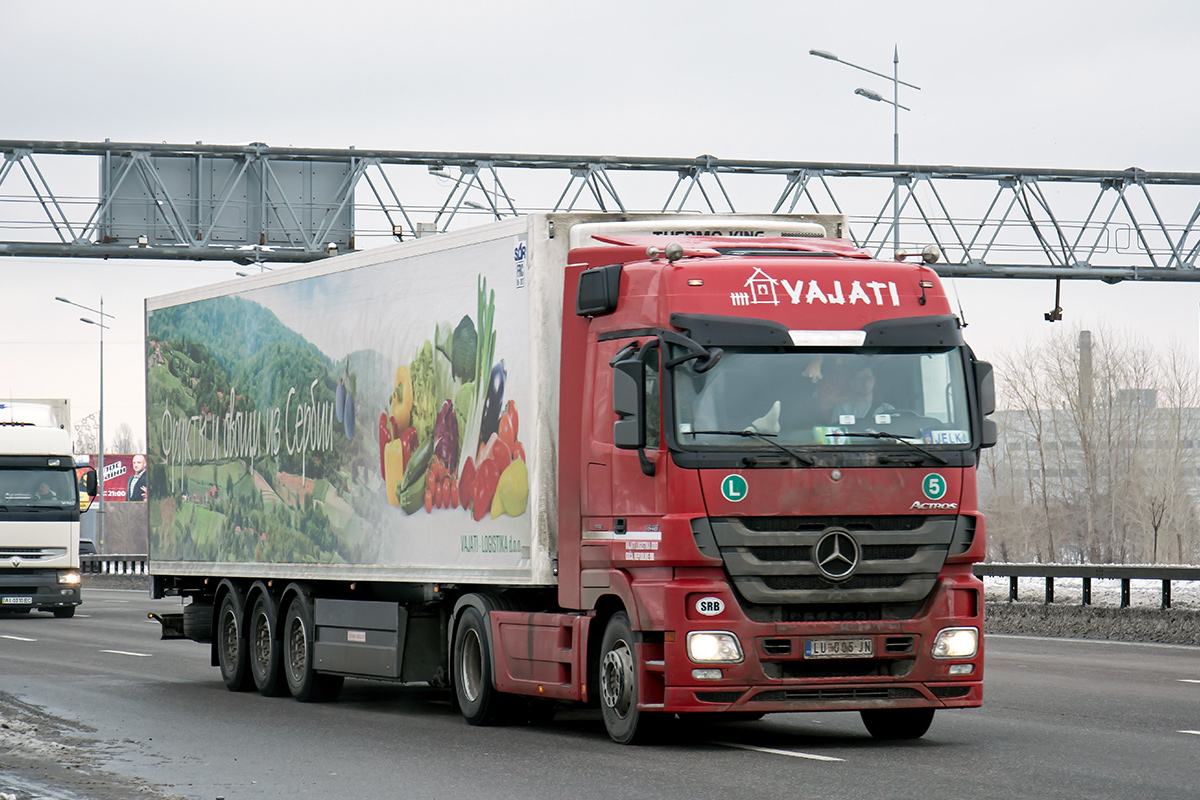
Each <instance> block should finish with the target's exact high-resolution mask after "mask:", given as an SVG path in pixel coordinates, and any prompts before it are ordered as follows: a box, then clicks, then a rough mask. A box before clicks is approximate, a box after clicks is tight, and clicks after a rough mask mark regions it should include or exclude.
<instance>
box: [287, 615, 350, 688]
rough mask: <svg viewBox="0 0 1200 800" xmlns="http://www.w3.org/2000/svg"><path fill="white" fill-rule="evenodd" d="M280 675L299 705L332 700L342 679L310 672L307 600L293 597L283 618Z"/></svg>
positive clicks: (311, 640)
mask: <svg viewBox="0 0 1200 800" xmlns="http://www.w3.org/2000/svg"><path fill="white" fill-rule="evenodd" d="M282 640H283V654H282V655H283V673H284V676H285V677H286V678H287V687H288V691H290V692H291V693H292V697H294V698H296V699H297V700H299V701H300V702H301V703H320V702H324V701H326V700H335V699H337V696H338V694H339V693H341V691H342V684H343V683H344V682H345V678H344V677H343V676H341V675H325V674H321V673H318V672H316V671H315V670H314V669H313V665H314V663H315V659H314V656H313V617H312V610H311V609H310V608H309V605H308V598H306V597H302V596H300V595H296V596H295V597H293V598H292V602H291V603H289V604H288V610H287V616H285V617H284V619H283V637H282Z"/></svg>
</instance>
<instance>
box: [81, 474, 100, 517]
mask: <svg viewBox="0 0 1200 800" xmlns="http://www.w3.org/2000/svg"><path fill="white" fill-rule="evenodd" d="M96 494H97V486H96V470H94V469H92V468H91V467H88V468H87V470H86V471H84V472H82V473H80V475H79V510H80V511H87V510H88V509H89V508H91V507H92V501H94V500H95V499H96Z"/></svg>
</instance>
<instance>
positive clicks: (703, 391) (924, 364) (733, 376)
mask: <svg viewBox="0 0 1200 800" xmlns="http://www.w3.org/2000/svg"><path fill="white" fill-rule="evenodd" d="M694 367H695V361H694V360H691V361H685V362H684V363H682V364H680V365H679V366H677V367H675V368H674V370H673V371H672V379H673V390H674V415H675V420H674V424H675V431H674V432H675V438H676V441H677V443H678V444H679V446H681V447H683V448H685V449H708V448H734V447H736V448H739V449H744V448H746V447H748V446H753V447H769V446H771V444H778V445H783V446H785V447H792V446H806V445H807V446H839V447H846V446H850V447H862V448H880V447H894V446H896V445H897V444H898V442H897V439H904V440H907V441H908V442H913V443H920V444H921V445H922V446H923V447H924V446H926V445H931V446H937V445H943V446H955V447H959V448H961V447H964V446H968V445H969V444H970V441H971V425H970V417H969V415H968V411H967V390H966V380H965V374H964V370H963V356H962V353H961V351H960V350H959V349H957V348H943V349H929V348H904V349H888V350H881V349H872V350H870V351H866V350H862V351H848V350H844V349H842V350H836V351H835V350H828V351H818V350H811V349H804V350H800V349H794V348H788V349H773V350H772V349H764V348H733V347H730V348H725V352H724V355H723V357H722V358H721V360H720V361H719V362H718V363H717V365H716V366H715V367H713V368H712V369H710V370H708V371H707V372H704V373H697V372H696V371H695V369H694ZM747 432H750V433H752V434H758V436H747V435H746V434H747ZM889 434H894V436H889ZM761 437H767V438H769V440H770V441H761Z"/></svg>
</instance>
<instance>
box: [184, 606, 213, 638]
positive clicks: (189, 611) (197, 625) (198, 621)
mask: <svg viewBox="0 0 1200 800" xmlns="http://www.w3.org/2000/svg"><path fill="white" fill-rule="evenodd" d="M212 630H213V607H212V604H211V603H197V602H195V601H193V602H191V603H188V604H187V605H186V606H184V607H183V635H184V636H186V637H187V638H189V639H191V640H192V641H193V642H211V641H212Z"/></svg>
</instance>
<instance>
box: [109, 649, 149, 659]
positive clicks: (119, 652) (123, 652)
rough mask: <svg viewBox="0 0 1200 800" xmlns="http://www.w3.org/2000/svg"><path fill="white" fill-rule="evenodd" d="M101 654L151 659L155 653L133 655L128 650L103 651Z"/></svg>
mask: <svg viewBox="0 0 1200 800" xmlns="http://www.w3.org/2000/svg"><path fill="white" fill-rule="evenodd" d="M100 652H101V653H112V654H113V655H116V656H137V657H138V658H150V656H152V655H153V653H131V652H129V651H128V650H101V651H100Z"/></svg>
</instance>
